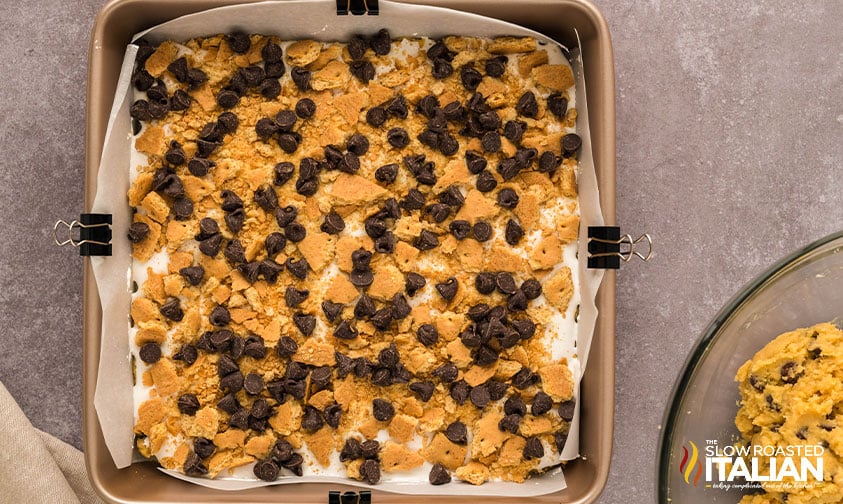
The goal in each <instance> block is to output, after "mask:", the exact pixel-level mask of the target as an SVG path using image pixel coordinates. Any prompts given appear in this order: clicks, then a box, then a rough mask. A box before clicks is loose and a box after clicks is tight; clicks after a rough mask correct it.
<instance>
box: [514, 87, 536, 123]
mask: <svg viewBox="0 0 843 504" xmlns="http://www.w3.org/2000/svg"><path fill="white" fill-rule="evenodd" d="M515 111H516V112H518V113H519V114H521V115H522V116H524V117H531V118H535V117H536V115H538V113H539V103H538V102H537V101H536V95H535V94H533V92H532V91H527V92H526V93H524V94H523V95H521V98H519V99H518V103H516V104H515Z"/></svg>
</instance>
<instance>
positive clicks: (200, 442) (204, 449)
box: [193, 437, 217, 459]
mask: <svg viewBox="0 0 843 504" xmlns="http://www.w3.org/2000/svg"><path fill="white" fill-rule="evenodd" d="M193 451H194V452H196V455H198V456H199V458H203V459H204V458H208V457H210V456H211V455H213V454H214V452H215V451H217V447H216V445H215V444H214V442H213V441H211V440H210V439H208V438H204V437H196V438H193Z"/></svg>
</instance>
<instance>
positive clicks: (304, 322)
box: [293, 313, 316, 336]
mask: <svg viewBox="0 0 843 504" xmlns="http://www.w3.org/2000/svg"><path fill="white" fill-rule="evenodd" d="M293 323H294V324H295V325H296V327H297V328H298V329H299V331H301V333H302V334H304V335H305V336H310V335H311V334H313V330H314V329H315V328H316V317H314V316H313V315H307V314H304V313H295V314H293Z"/></svg>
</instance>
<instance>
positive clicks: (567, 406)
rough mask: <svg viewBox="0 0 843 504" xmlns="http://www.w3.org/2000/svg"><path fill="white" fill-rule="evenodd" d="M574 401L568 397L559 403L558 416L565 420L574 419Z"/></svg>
mask: <svg viewBox="0 0 843 504" xmlns="http://www.w3.org/2000/svg"><path fill="white" fill-rule="evenodd" d="M576 405H577V403H576V401H574V400H573V399H568V400H567V401H565V402H563V403H562V404H560V405H559V417H560V418H562V420H564V421H566V422H570V421H571V420H573V419H574V410H575V409H576Z"/></svg>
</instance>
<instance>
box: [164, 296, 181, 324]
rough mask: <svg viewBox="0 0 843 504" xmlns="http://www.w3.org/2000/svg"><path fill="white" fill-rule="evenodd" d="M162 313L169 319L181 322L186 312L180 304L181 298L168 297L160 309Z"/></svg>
mask: <svg viewBox="0 0 843 504" xmlns="http://www.w3.org/2000/svg"><path fill="white" fill-rule="evenodd" d="M159 311H160V312H161V315H164V316H165V317H167V318H168V319H170V320H172V321H174V322H181V319H182V318H184V312H183V311H182V309H181V306H179V299H178V298H174V297H171V298H169V299H167V301H166V302H165V303H164V304H163V305H161V309H160V310H159Z"/></svg>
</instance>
